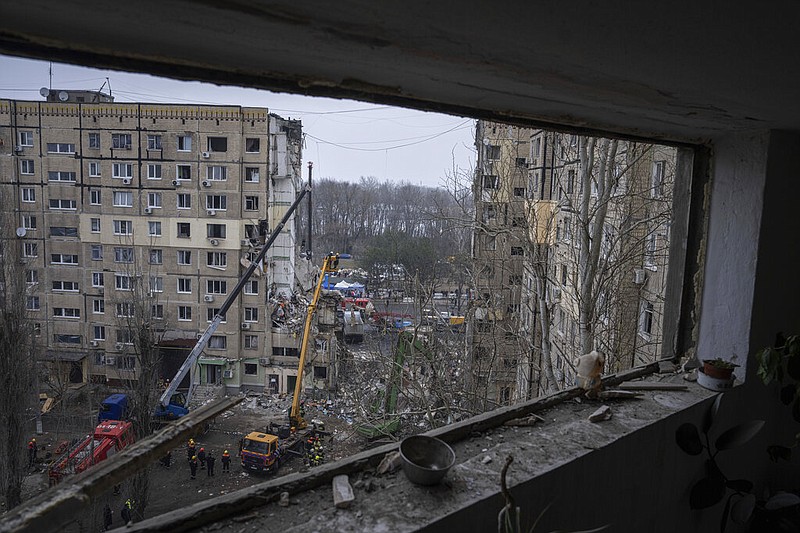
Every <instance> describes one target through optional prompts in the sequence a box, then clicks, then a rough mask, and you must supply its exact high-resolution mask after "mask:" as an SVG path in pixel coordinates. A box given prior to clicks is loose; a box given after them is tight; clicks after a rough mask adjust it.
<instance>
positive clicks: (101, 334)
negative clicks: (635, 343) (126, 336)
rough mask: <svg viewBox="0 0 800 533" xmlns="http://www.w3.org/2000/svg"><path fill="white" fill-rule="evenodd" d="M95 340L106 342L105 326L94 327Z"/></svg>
mask: <svg viewBox="0 0 800 533" xmlns="http://www.w3.org/2000/svg"><path fill="white" fill-rule="evenodd" d="M93 330H94V340H96V341H104V340H106V327H105V326H94V328H93Z"/></svg>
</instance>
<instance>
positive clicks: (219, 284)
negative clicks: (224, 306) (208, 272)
mask: <svg viewBox="0 0 800 533" xmlns="http://www.w3.org/2000/svg"><path fill="white" fill-rule="evenodd" d="M227 292H228V282H227V281H225V280H221V279H210V280H207V281H206V293H207V294H226V293H227Z"/></svg>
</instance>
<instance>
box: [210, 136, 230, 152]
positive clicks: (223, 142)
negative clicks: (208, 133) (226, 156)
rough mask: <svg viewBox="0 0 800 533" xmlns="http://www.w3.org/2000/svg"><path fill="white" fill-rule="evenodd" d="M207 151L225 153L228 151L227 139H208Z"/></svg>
mask: <svg viewBox="0 0 800 533" xmlns="http://www.w3.org/2000/svg"><path fill="white" fill-rule="evenodd" d="M208 151H209V152H227V151H228V138H227V137H209V138H208Z"/></svg>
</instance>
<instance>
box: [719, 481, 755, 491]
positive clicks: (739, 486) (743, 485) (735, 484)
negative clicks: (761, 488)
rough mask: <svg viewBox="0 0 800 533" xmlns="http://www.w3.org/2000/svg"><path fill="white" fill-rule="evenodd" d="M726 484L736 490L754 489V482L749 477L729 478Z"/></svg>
mask: <svg viewBox="0 0 800 533" xmlns="http://www.w3.org/2000/svg"><path fill="white" fill-rule="evenodd" d="M725 486H726V487H728V488H729V489H733V490H735V491H736V492H750V491H751V490H753V482H752V481H750V480H749V479H729V480H728V481H726V482H725Z"/></svg>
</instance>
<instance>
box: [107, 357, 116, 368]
mask: <svg viewBox="0 0 800 533" xmlns="http://www.w3.org/2000/svg"><path fill="white" fill-rule="evenodd" d="M106 364H107V365H108V366H113V365H115V364H117V358H116V357H114V356H113V355H107V356H106Z"/></svg>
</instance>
